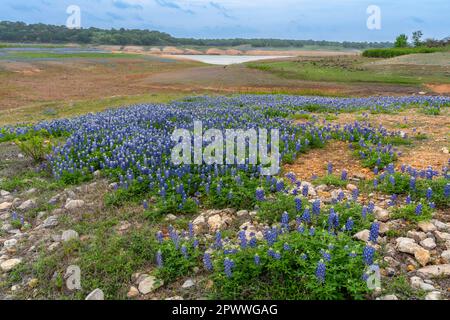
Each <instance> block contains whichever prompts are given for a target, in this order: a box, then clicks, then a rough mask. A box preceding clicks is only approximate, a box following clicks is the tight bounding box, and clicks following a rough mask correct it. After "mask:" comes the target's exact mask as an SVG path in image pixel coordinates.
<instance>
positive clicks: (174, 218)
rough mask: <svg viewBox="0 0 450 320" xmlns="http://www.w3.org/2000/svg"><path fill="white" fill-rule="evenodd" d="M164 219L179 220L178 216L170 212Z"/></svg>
mask: <svg viewBox="0 0 450 320" xmlns="http://www.w3.org/2000/svg"><path fill="white" fill-rule="evenodd" d="M164 220H166V221H175V220H177V216H176V215H174V214H171V213H170V214H168V215H167V216H166V218H165V219H164Z"/></svg>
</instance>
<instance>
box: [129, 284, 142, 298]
mask: <svg viewBox="0 0 450 320" xmlns="http://www.w3.org/2000/svg"><path fill="white" fill-rule="evenodd" d="M137 296H139V290H138V289H137V288H136V287H135V286H131V288H130V290H128V293H127V297H128V298H136V297H137Z"/></svg>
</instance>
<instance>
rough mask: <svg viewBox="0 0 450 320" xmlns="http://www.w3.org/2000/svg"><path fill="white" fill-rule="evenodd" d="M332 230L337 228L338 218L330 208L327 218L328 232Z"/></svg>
mask: <svg viewBox="0 0 450 320" xmlns="http://www.w3.org/2000/svg"><path fill="white" fill-rule="evenodd" d="M333 228H336V229H337V228H339V216H338V215H337V213H336V212H335V211H334V208H331V209H330V215H329V216H328V230H331V229H333Z"/></svg>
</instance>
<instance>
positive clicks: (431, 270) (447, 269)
mask: <svg viewBox="0 0 450 320" xmlns="http://www.w3.org/2000/svg"><path fill="white" fill-rule="evenodd" d="M417 273H418V274H419V275H421V276H423V277H440V276H444V277H445V276H447V277H448V276H450V264H439V265H432V266H426V267H424V268H421V269H419V270H417Z"/></svg>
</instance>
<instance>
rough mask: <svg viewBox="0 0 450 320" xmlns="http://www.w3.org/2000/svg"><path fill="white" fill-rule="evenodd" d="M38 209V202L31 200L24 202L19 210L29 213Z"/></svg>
mask: <svg viewBox="0 0 450 320" xmlns="http://www.w3.org/2000/svg"><path fill="white" fill-rule="evenodd" d="M35 207H36V200H34V199H30V200H27V201H25V202H23V203H22V204H21V205H20V206H19V207H18V208H17V209H19V210H22V211H27V210H30V209H33V208H35Z"/></svg>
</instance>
